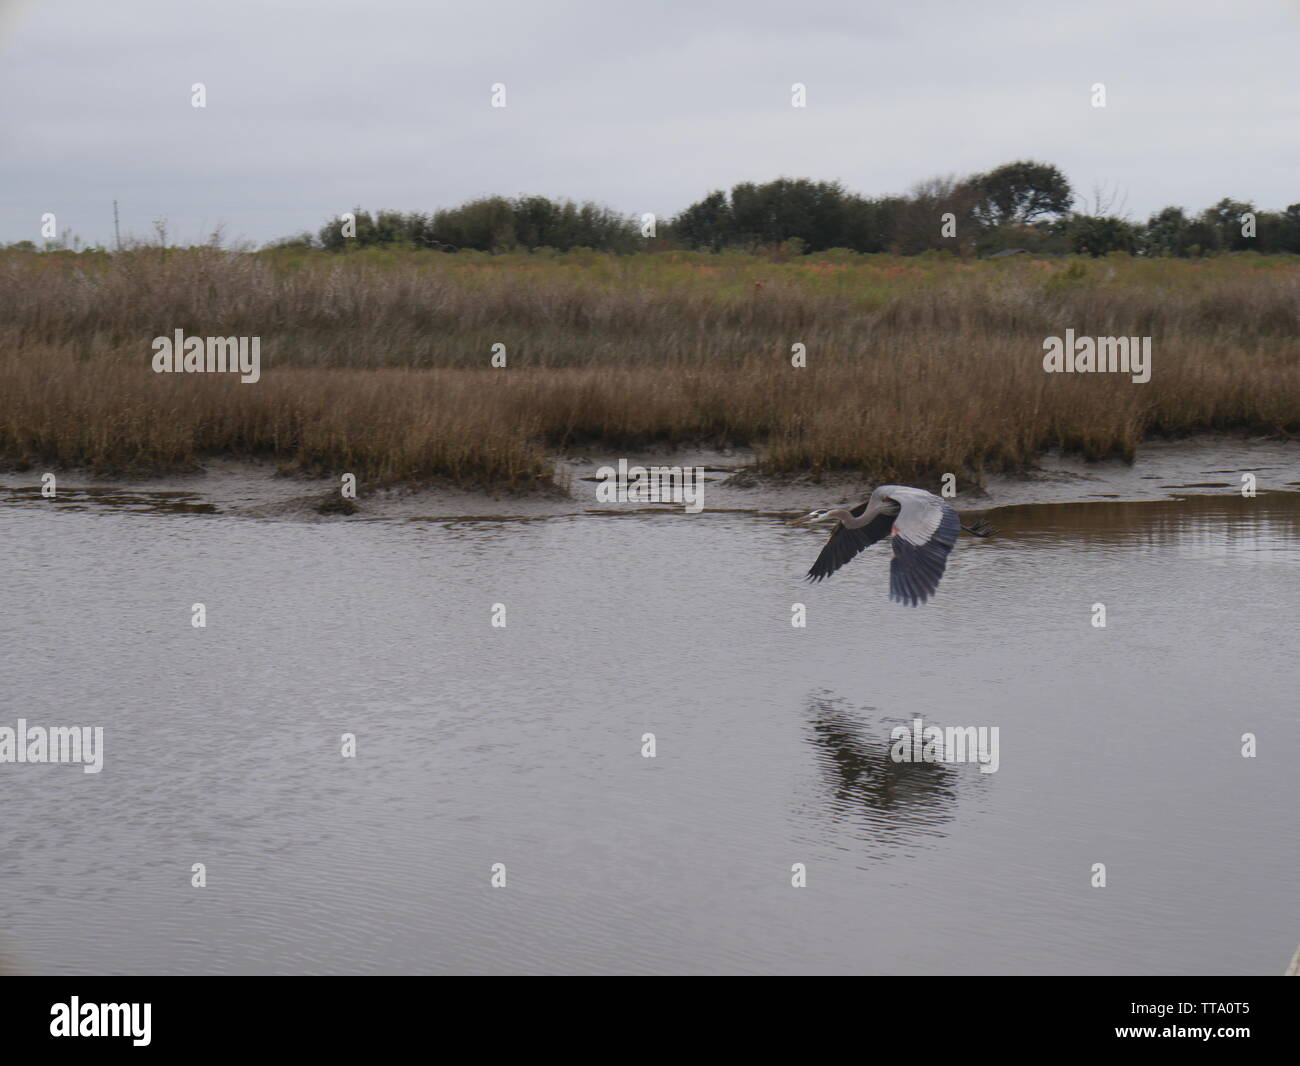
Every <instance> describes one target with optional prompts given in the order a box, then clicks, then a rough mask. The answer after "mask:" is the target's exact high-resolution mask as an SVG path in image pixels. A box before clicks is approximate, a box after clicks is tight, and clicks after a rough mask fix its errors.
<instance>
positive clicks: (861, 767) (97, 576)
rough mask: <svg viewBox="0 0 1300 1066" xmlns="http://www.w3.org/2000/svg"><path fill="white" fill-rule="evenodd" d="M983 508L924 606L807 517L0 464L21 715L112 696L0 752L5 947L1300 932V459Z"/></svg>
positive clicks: (1199, 968)
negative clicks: (987, 747)
mask: <svg viewBox="0 0 1300 1066" xmlns="http://www.w3.org/2000/svg"><path fill="white" fill-rule="evenodd" d="M181 505H184V506H181ZM989 517H990V518H991V519H992V520H993V521H994V522H995V524H997V525H999V526H1000V527H1001V528H1002V533H1001V534H1000V535H999V536H997V537H996V538H993V539H990V540H987V541H973V540H971V539H970V538H966V537H963V542H962V543H961V544H960V545H959V546H958V549H957V551H956V553H955V554H954V556H953V559H952V562H951V563H950V565H949V569H948V574H947V576H946V578H945V579H944V581H943V584H942V585H941V586H940V590H939V596H938V598H937V599H936V600H935V601H934V602H932V603H931V604H929V605H927V606H925V607H922V608H919V609H915V610H909V609H907V608H903V607H899V606H896V605H894V604H892V603H890V602H888V599H887V589H888V551H887V548H885V547H884V546H878V547H876V548H873V549H871V550H869V551H868V552H866V553H864V554H863V555H862V556H861V557H859V558H858V559H857V560H855V561H854V562H853V563H852V564H850V566H849V567H847V568H846V569H845V570H844V571H842V572H841V573H840V574H838V575H836V577H835V578H834V579H833V580H831V581H829V582H826V583H823V584H821V585H818V586H806V585H804V584H802V583H801V581H800V580H799V579H800V576H801V575H802V573H803V572H804V570H806V569H807V567H808V565H809V563H810V562H811V560H812V558H813V557H814V556H815V555H816V552H817V550H818V548H819V546H820V543H821V536H820V535H818V534H815V533H810V532H808V531H806V530H804V529H792V528H790V527H788V526H786V525H785V524H784V523H783V522H781V521H780V520H778V519H775V518H772V517H764V516H759V515H750V514H710V513H705V514H702V515H681V514H665V515H624V516H619V517H609V516H599V515H582V516H566V517H552V518H545V519H539V520H532V521H487V520H474V521H440V522H433V521H423V522H421V521H414V522H394V521H361V520H336V521H333V522H322V523H304V522H293V521H259V520H252V519H246V518H230V517H226V516H224V515H221V514H204V513H201V510H200V509H199V508H198V507H197V506H193V507H192V506H190V505H189V504H188V503H187V502H186V501H185V500H183V499H182V500H176V499H174V498H173V499H171V500H170V501H166V500H164V501H162V505H160V506H150V505H149V501H148V500H145V501H144V502H143V503H142V504H141V503H139V501H137V505H134V506H131V507H105V506H102V505H101V504H98V503H96V502H95V501H93V500H91V501H86V500H82V501H80V502H79V503H77V504H76V505H74V506H69V507H60V506H59V505H57V504H56V503H51V502H50V501H41V500H39V499H36V498H31V499H25V500H11V501H10V502H9V503H7V504H5V505H0V538H2V539H3V543H4V546H5V556H6V560H7V567H6V573H5V579H4V583H3V593H2V594H0V596H2V598H0V647H2V648H3V649H4V683H3V688H2V689H0V726H5V725H7V726H10V727H13V726H15V725H16V723H17V720H18V718H20V717H22V718H25V719H26V720H27V721H28V723H29V724H33V725H35V724H40V725H100V726H103V728H104V731H105V763H104V769H103V771H102V772H101V773H99V774H84V773H82V771H81V769H80V768H79V767H75V766H50V765H14V764H0V810H2V811H3V828H2V829H0V841H2V842H3V844H2V847H0V853H2V857H0V957H3V959H4V960H5V964H6V965H7V966H8V967H9V968H10V969H16V970H23V971H37V972H55V973H80V972H95V973H98V972H106V973H119V972H121V973H141V972H160V973H196V972H197V973H273V972H277V973H278V972H303V971H306V972H320V973H341V972H342V973H346V972H474V973H478V972H482V973H501V972H592V971H595V972H610V973H662V972H741V973H768V972H783V973H785V972H858V973H943V972H947V973H999V974H1000V973H1090V974H1091V973H1160V974H1182V973H1222V974H1235V973H1264V974H1273V973H1279V972H1280V971H1281V970H1282V968H1283V967H1284V966H1285V965H1286V962H1287V960H1288V959H1289V958H1290V956H1291V954H1292V952H1293V951H1294V949H1295V946H1296V941H1297V940H1298V939H1300V896H1297V892H1296V888H1295V873H1296V868H1297V858H1298V856H1300V823H1298V822H1297V818H1296V811H1297V809H1298V808H1300V774H1297V771H1296V765H1297V753H1300V724H1298V720H1300V716H1298V715H1297V710H1298V704H1300V656H1298V655H1297V638H1296V623H1297V614H1298V611H1297V608H1298V606H1300V495H1296V494H1290V493H1274V494H1264V495H1260V496H1258V497H1256V498H1255V499H1250V500H1247V499H1242V498H1241V497H1240V496H1238V495H1234V494H1233V492H1232V489H1231V488H1227V489H1224V490H1223V492H1222V493H1221V494H1211V495H1201V496H1189V497H1187V498H1185V499H1180V500H1174V501H1165V502H1147V503H1111V502H1105V503H1086V504H1054V505H1037V506H1020V507H1013V508H1004V509H1002V510H1000V511H998V512H994V513H992V514H990V515H989ZM198 602H201V603H203V604H205V606H206V610H207V626H206V628H203V629H196V628H194V627H193V626H191V624H190V618H191V605H192V604H194V603H198ZM498 603H499V604H504V605H505V609H506V620H507V625H506V627H505V628H504V629H502V628H494V627H493V626H492V625H491V617H492V611H493V605H494V604H498ZM794 603H803V604H805V605H806V607H807V626H806V628H795V627H793V626H792V625H791V605H792V604H794ZM1096 603H1102V604H1105V608H1106V613H1107V626H1106V628H1104V629H1100V628H1095V627H1094V626H1093V625H1092V624H1091V619H1092V617H1093V605H1094V604H1096ZM917 716H919V717H921V718H922V719H923V720H924V722H925V723H926V724H931V723H932V724H937V725H947V726H968V725H972V726H997V727H998V729H999V736H1000V752H999V763H1000V764H999V767H998V770H997V772H996V773H989V774H985V773H981V772H980V771H979V768H978V767H977V766H976V765H970V764H951V765H942V764H920V765H915V764H913V765H909V764H899V763H895V762H894V761H892V760H891V758H890V756H889V737H890V730H891V728H893V727H894V726H897V725H900V724H908V723H910V722H911V721H912V719H913V718H914V717H917ZM349 732H350V733H353V734H355V735H356V738H357V748H358V754H357V757H356V758H355V759H350V760H349V759H344V758H342V757H340V738H341V736H342V734H344V733H349ZM647 733H652V734H654V737H655V743H656V747H657V755H656V757H654V758H643V757H642V754H641V751H642V744H643V739H642V738H643V735H644V734H647ZM1246 733H1251V734H1254V735H1255V736H1256V737H1257V738H1258V756H1257V757H1256V758H1252V759H1247V758H1243V757H1242V755H1241V748H1242V736H1243V734H1246ZM195 863H203V864H204V865H205V867H206V872H207V886H206V887H204V888H195V887H192V886H191V876H192V874H191V869H192V867H193V864H195ZM495 863H502V864H504V865H505V869H506V885H505V887H503V888H494V887H492V885H491V882H490V879H491V875H492V867H493V864H495ZM796 863H802V864H804V866H805V868H806V876H807V887H805V888H795V887H792V885H791V879H792V876H793V875H792V866H793V865H794V864H796ZM1096 863H1104V864H1105V867H1106V875H1107V885H1106V887H1105V888H1094V887H1092V885H1091V879H1092V869H1093V866H1094V864H1096Z"/></svg>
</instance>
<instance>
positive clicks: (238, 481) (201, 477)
mask: <svg viewBox="0 0 1300 1066" xmlns="http://www.w3.org/2000/svg"><path fill="white" fill-rule="evenodd" d="M619 458H626V459H627V461H628V463H629V465H643V466H650V465H661V466H683V467H688V466H689V467H703V468H704V471H705V473H704V496H703V503H704V507H703V511H704V512H705V513H707V512H721V511H741V512H750V513H760V514H764V513H770V514H787V513H789V514H793V513H801V512H804V511H807V510H810V509H811V508H813V507H818V506H832V505H837V504H842V503H846V502H847V503H856V502H859V501H861V500H862V499H865V498H866V496H867V495H868V494H869V493H870V491H871V488H872V485H871V484H870V483H868V482H864V481H861V480H859V479H857V478H853V477H843V476H828V477H823V478H822V479H820V481H814V480H813V479H812V478H811V477H809V476H802V477H794V478H791V477H773V476H769V475H763V474H759V473H757V472H756V471H755V470H754V469H753V464H754V454H753V453H752V452H750V451H747V450H741V449H737V450H726V451H710V450H682V451H671V450H667V449H665V450H659V451H645V452H640V453H635V454H630V455H626V456H605V455H599V454H592V455H576V456H563V457H560V456H557V457H554V460H553V461H554V463H555V468H556V476H555V481H554V484H553V485H552V486H550V487H549V488H548V490H547V491H542V492H533V493H510V492H497V493H491V492H486V491H483V492H474V491H466V490H463V489H457V488H452V487H443V486H429V485H421V486H401V485H398V486H388V487H384V488H378V489H368V488H367V486H366V484H365V482H364V480H362V481H359V482H358V486H357V496H356V501H355V503H356V510H355V511H354V512H353V513H351V514H343V513H338V512H337V511H335V512H333V513H322V512H321V507H322V504H324V503H325V502H326V501H327V500H329V499H330V498H331V497H335V498H337V496H338V486H339V481H338V479H337V478H333V477H305V476H299V475H283V474H280V473H278V472H277V470H276V468H275V466H274V465H273V464H272V463H269V462H266V463H259V462H245V461H236V460H225V459H219V460H213V461H210V462H209V463H207V464H206V465H205V467H204V469H203V470H202V471H199V472H196V473H193V474H171V475H162V476H155V477H144V476H119V477H96V476H94V475H92V474H90V473H89V472H86V471H79V470H75V469H74V470H63V471H58V470H56V471H54V474H55V476H56V479H57V481H56V487H57V495H56V497H55V502H56V503H57V505H58V506H61V507H69V508H74V507H75V508H82V509H93V508H110V509H116V510H129V511H139V512H142V513H151V512H152V513H166V512H171V513H191V514H224V515H231V516H235V517H247V518H260V519H283V520H292V521H315V522H333V521H365V520H399V521H400V520H418V519H434V520H445V519H466V518H478V519H485V520H487V519H525V518H544V517H554V516H559V515H575V514H600V513H608V514H620V513H645V512H663V513H678V514H680V513H682V512H683V507H682V505H681V504H668V503H662V504H648V505H647V504H644V503H636V502H628V503H609V502H603V501H600V500H598V499H597V494H596V492H597V485H598V479H597V478H596V477H595V475H596V471H597V470H598V469H599V468H600V467H602V466H605V465H611V466H612V465H616V464H617V462H618V459H619ZM44 473H45V472H44V471H42V470H38V469H35V468H33V469H32V470H28V471H23V472H14V471H8V472H0V502H5V503H18V504H21V503H24V502H27V503H47V502H49V501H48V500H46V499H45V498H43V497H42V496H41V478H42V475H43V474H44ZM1245 474H1252V475H1254V477H1255V479H1256V488H1257V491H1259V492H1270V491H1274V492H1275V491H1288V492H1295V491H1300V441H1287V440H1277V439H1272V438H1262V439H1249V438H1242V437H1234V436H1228V435H1221V436H1220V435H1213V436H1210V435H1206V436H1199V437H1196V438H1193V439H1189V440H1180V441H1167V442H1166V441H1158V442H1151V443H1148V444H1146V445H1144V446H1143V448H1142V449H1141V451H1140V452H1139V453H1138V456H1137V458H1136V460H1135V461H1134V462H1133V463H1132V464H1129V463H1125V462H1123V461H1121V460H1108V461H1104V462H1087V461H1084V460H1082V459H1079V458H1076V457H1072V456H1062V455H1060V454H1059V453H1046V454H1044V455H1043V456H1041V457H1040V459H1039V461H1038V464H1037V466H1036V468H1035V469H1033V470H1029V471H1026V472H1024V473H1020V474H1015V475H994V476H990V477H988V478H987V480H986V482H985V484H984V485H983V486H982V487H981V486H975V485H970V484H963V483H962V482H961V481H960V480H959V481H958V483H957V486H956V488H957V496H956V497H955V499H954V503H955V504H956V506H957V507H958V509H960V510H963V511H971V512H979V511H984V510H990V509H992V508H995V507H1004V506H1010V505H1014V504H1023V503H1075V502H1087V501H1102V500H1109V501H1126V500H1159V499H1175V498H1177V497H1179V496H1181V495H1186V494H1204V493H1222V492H1232V493H1239V492H1240V491H1241V487H1242V478H1243V475H1245ZM326 511H327V512H328V511H329V508H328V506H327V507H326Z"/></svg>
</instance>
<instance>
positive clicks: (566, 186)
mask: <svg viewBox="0 0 1300 1066" xmlns="http://www.w3.org/2000/svg"><path fill="white" fill-rule="evenodd" d="M1298 56H1300V0H1234V2H1233V3H1231V4H1229V3H1225V2H1223V0H1136V2H1135V0H1076V2H1069V3H1066V2H1053V0H1037V2H1020V0H987V2H982V3H977V2H969V0H890V2H888V3H885V2H878V0H837V2H823V0H778V2H767V0H735V2H732V0H725V2H708V0H686V2H680V3H679V2H676V0H666V2H662V0H661V2H654V3H644V4H628V3H619V2H618V0H476V2H473V3H471V2H457V3H439V2H408V3H400V2H396V0H368V2H366V3H359V2H353V0H302V2H299V0H289V2H285V0H211V2H209V0H199V2H196V0H121V2H109V0H64V2H59V0H17V2H15V0H0V242H7V241H15V240H23V239H31V240H36V241H39V240H40V233H39V228H40V220H41V216H42V214H43V213H45V212H53V213H55V215H56V218H57V222H58V227H59V229H60V231H62V230H64V229H67V228H70V229H71V230H72V231H73V232H74V233H76V234H77V235H79V236H80V237H81V238H82V239H83V240H85V241H89V242H95V241H101V242H105V243H108V242H110V241H111V238H112V232H113V228H112V201H113V200H114V199H115V198H116V199H117V200H119V201H120V205H121V216H122V228H123V233H124V235H125V234H127V233H133V234H136V235H138V236H145V235H147V234H148V233H149V232H150V231H151V220H153V219H155V218H158V217H160V216H165V217H166V218H167V219H168V220H169V224H170V228H171V231H172V233H173V234H174V235H175V236H176V238H177V239H179V240H181V241H183V242H187V241H190V240H196V239H201V238H202V237H204V236H205V235H206V234H207V233H208V232H209V231H211V230H212V228H213V227H214V226H216V225H217V224H218V223H223V224H224V226H225V229H226V233H227V236H228V237H231V238H244V239H248V240H252V241H256V242H262V241H266V240H270V239H273V238H275V237H279V236H284V235H287V234H291V233H295V232H299V231H301V230H304V229H310V230H313V231H315V230H316V229H317V228H318V227H319V226H320V225H321V224H322V222H324V221H325V219H326V218H327V217H328V216H332V215H337V214H338V213H339V212H341V211H345V210H347V209H348V208H349V207H351V206H352V205H354V204H361V205H362V206H364V207H368V208H372V209H373V208H378V207H392V208H398V209H402V210H430V209H432V208H435V207H439V206H448V205H452V204H456V203H459V202H461V201H463V200H466V199H469V198H471V197H475V196H481V195H486V194H492V193H500V194H505V195H516V194H519V193H542V194H544V195H548V196H555V197H570V198H573V199H576V200H587V199H590V200H595V201H597V202H600V203H603V204H607V205H609V206H610V207H613V208H614V209H616V210H618V211H620V212H624V213H628V214H640V213H642V212H645V211H652V212H655V213H656V214H658V215H660V216H666V215H671V214H673V213H674V212H675V211H677V210H679V209H681V208H682V207H684V206H686V205H687V204H688V203H690V202H691V201H693V200H695V199H698V198H699V197H700V196H702V195H703V194H704V193H706V192H708V191H710V190H712V189H715V188H725V187H729V186H731V185H732V184H734V183H736V182H738V181H764V180H768V179H771V178H775V177H779V176H782V175H785V176H791V177H811V178H818V179H840V180H842V181H843V182H844V183H845V184H846V185H847V186H848V187H849V188H851V189H854V190H856V191H859V192H863V193H866V194H868V195H878V194H883V193H891V192H902V191H905V190H906V189H907V188H908V187H909V186H911V185H912V184H913V183H915V182H917V181H919V180H922V179H924V178H927V177H931V176H934V175H938V174H968V173H971V172H974V171H979V170H982V169H987V168H989V167H992V166H995V165H997V164H998V163H1002V162H1008V161H1010V160H1013V159H1017V158H1035V159H1040V160H1044V161H1047V162H1051V163H1055V164H1056V165H1057V166H1059V167H1060V168H1061V169H1062V170H1064V171H1065V173H1066V175H1067V176H1068V177H1069V178H1070V180H1071V182H1072V183H1073V184H1074V187H1075V189H1076V191H1077V192H1081V193H1085V194H1089V195H1090V194H1091V192H1092V190H1093V187H1094V186H1095V185H1096V184H1098V183H1104V184H1105V185H1106V187H1107V188H1108V189H1110V190H1112V191H1115V192H1118V194H1119V197H1120V199H1121V200H1124V207H1125V211H1126V213H1127V214H1128V215H1129V216H1130V217H1133V218H1135V219H1145V218H1146V216H1147V215H1148V214H1149V213H1150V212H1151V211H1152V210H1154V209H1156V208H1159V207H1162V206H1164V205H1166V204H1170V203H1174V204H1181V205H1183V206H1186V207H1189V208H1196V209H1199V208H1201V207H1204V206H1206V205H1208V204H1210V203H1212V202H1213V201H1215V200H1218V199H1220V198H1221V197H1223V196H1232V197H1234V198H1237V199H1244V200H1253V201H1255V202H1256V204H1257V205H1259V206H1261V207H1265V208H1270V209H1279V208H1282V207H1285V206H1286V205H1287V204H1290V203H1295V202H1297V201H1300V60H1298V59H1297V57H1298ZM195 82H203V83H204V85H205V86H206V92H207V106H206V108H203V109H197V108H194V107H192V106H191V86H192V85H193V84H194V83H195ZM497 82H501V83H504V84H505V86H506V103H507V106H506V107H505V108H493V107H491V106H490V102H491V90H492V85H493V83H497ZM794 82H802V83H804V84H805V85H806V86H807V107H806V108H802V109H797V108H793V107H791V104H790V98H791V97H790V92H791V85H792V84H793V83H794ZM1095 82H1101V83H1104V85H1105V87H1106V98H1107V99H1106V103H1107V106H1106V107H1105V108H1104V109H1103V108H1094V107H1093V106H1092V105H1091V87H1092V85H1093V84H1094V83H1095Z"/></svg>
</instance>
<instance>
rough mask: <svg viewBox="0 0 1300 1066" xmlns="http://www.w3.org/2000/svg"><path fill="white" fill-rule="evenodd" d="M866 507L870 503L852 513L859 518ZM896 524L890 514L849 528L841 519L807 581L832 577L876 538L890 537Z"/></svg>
mask: <svg viewBox="0 0 1300 1066" xmlns="http://www.w3.org/2000/svg"><path fill="white" fill-rule="evenodd" d="M870 502H871V501H870V500H868V501H867V503H870ZM866 509H867V504H866V503H861V504H858V506H857V507H855V508H853V510H851V511H850V512H849V514H851V515H853V516H854V517H855V518H857V517H858V516H860V515H861V514H862V512H863V511H865V510H866ZM893 525H894V520H893V518H891V517H890V516H889V515H887V514H882V515H879V516H878V517H876V518H873V519H872V520H871V521H870V522H868V523H867V524H866V525H865V526H861V527H860V528H858V529H848V528H846V527H845V525H844V524H843V523H842V522H837V523H836V524H835V529H834V530H833V531H832V532H831V535H830V539H828V540H827V541H826V547H824V548H822V551H821V554H820V555H819V556H817V561H816V562H815V563H813V564H812V569H811V570H809V571H808V580H809V581H820V580H821V579H822V578H824V577H830V576H831V574H833V573H835V571H836V570H838V569H839V568H840V567H841V566H843V565H844V564H845V563H847V562H848V561H849V560H850V559H852V558H853V557H854V556H855V555H857V554H858V552H860V551H862V549H863V548H867V547H870V546H871V545H872V544H875V543H876V541H878V540H880V539H882V538H883V537H887V536H889V531H890V529H892V528H893Z"/></svg>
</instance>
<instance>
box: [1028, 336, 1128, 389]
mask: <svg viewBox="0 0 1300 1066" xmlns="http://www.w3.org/2000/svg"><path fill="white" fill-rule="evenodd" d="M1043 350H1044V351H1045V352H1046V353H1047V354H1046V355H1044V356H1043V369H1044V370H1045V371H1047V373H1049V374H1062V373H1064V374H1094V373H1110V374H1117V373H1118V374H1132V375H1133V383H1134V384H1136V385H1144V384H1146V383H1147V382H1148V381H1150V380H1151V338H1150V337H1076V336H1075V335H1074V330H1072V329H1067V330H1066V331H1065V338H1064V339H1062V338H1060V337H1047V338H1045V339H1044V340H1043Z"/></svg>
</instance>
